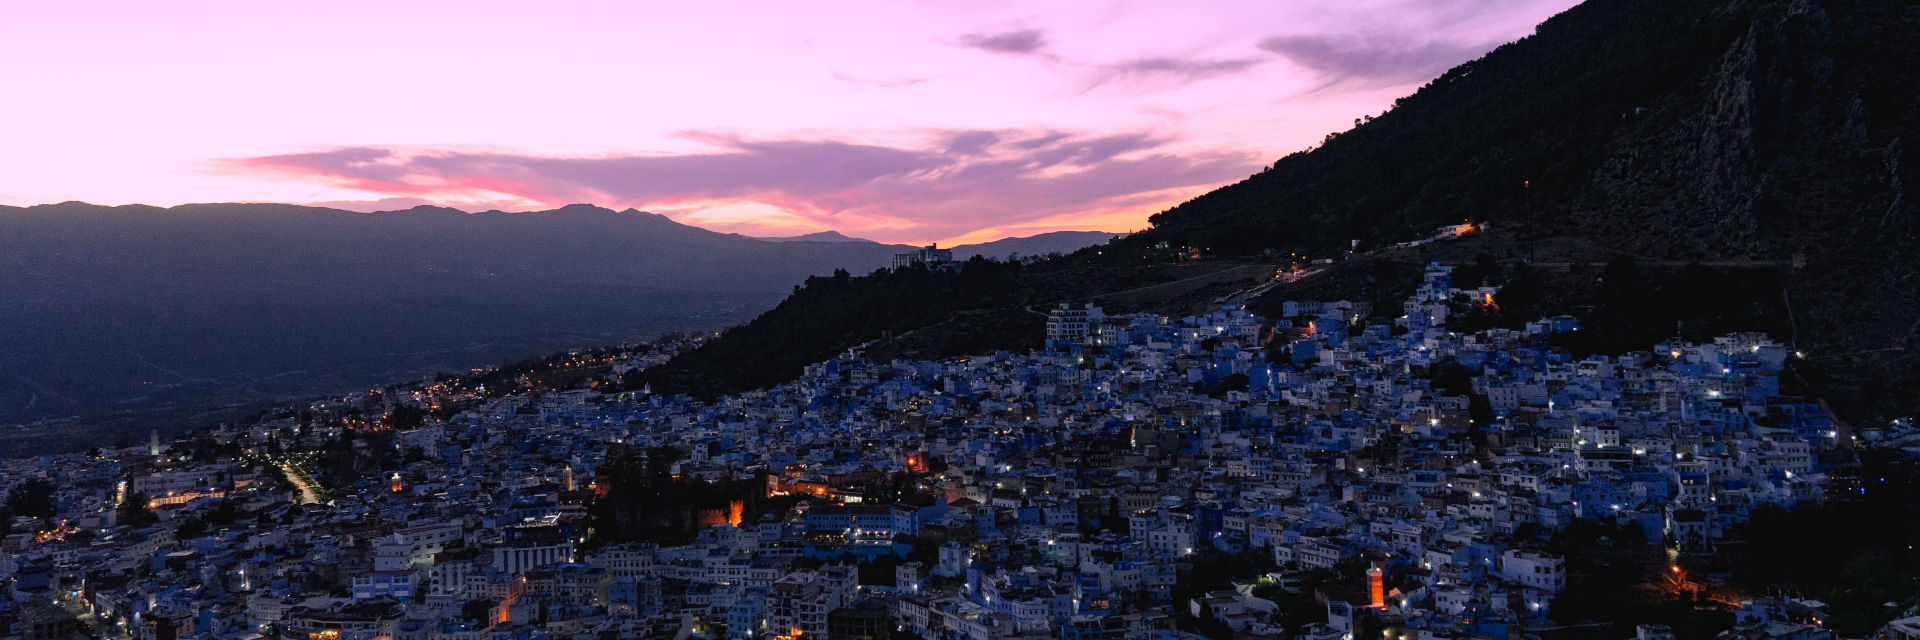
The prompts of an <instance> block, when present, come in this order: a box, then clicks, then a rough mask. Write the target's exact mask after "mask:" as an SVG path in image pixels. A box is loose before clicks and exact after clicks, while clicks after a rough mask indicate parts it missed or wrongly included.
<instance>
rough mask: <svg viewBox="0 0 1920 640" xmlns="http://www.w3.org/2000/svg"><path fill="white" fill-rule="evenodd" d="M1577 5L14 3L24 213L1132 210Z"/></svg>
mask: <svg viewBox="0 0 1920 640" xmlns="http://www.w3.org/2000/svg"><path fill="white" fill-rule="evenodd" d="M1572 4H1573V0H1343V1H1341V2H1320V1H1303V0H1281V1H1274V0H1253V1H1245V2H1178V3H1173V2H1140V3H1129V2H1107V3H1092V2H1084V3H1046V4H1037V3H1011V2H980V1H973V0H968V1H951V2H948V1H924V2H831V3H800V2H765V3H632V2H565V1H556V2H538V3H533V2H520V3H499V2H473V1H458V2H437V1H408V2H355V1H329V2H311V1H292V0H288V1H275V2H260V1H257V0H248V1H245V2H191V1H188V2H43V3H29V4H25V5H21V6H19V7H15V8H12V9H10V10H9V11H8V12H7V16H6V19H5V20H0V59H4V60H7V61H8V63H7V64H6V69H7V73H6V74H5V75H4V76H0V83H4V85H0V86H5V88H6V93H7V96H8V97H7V98H6V99H5V100H0V122H5V123H7V124H6V127H5V129H3V130H0V176H4V178H0V204H15V205H26V204H40V203H48V202H59V201H64V200H84V201H88V202H94V203H100V204H129V203H145V204H155V205H163V206H164V205H175V204H181V203H188V202H228V201H275V202H303V203H305V202H311V203H329V204H332V205H334V206H342V207H344V208H353V209H363V210H371V209H379V208H402V207H405V206H411V205H413V204H417V203H419V202H433V203H441V204H447V205H450V206H457V207H461V208H464V209H469V210H478V209H485V208H494V207H497V208H503V209H508V210H524V209H534V208H546V207H551V206H557V205H562V204H567V203H573V202H592V203H596V204H600V205H603V206H609V207H614V208H624V207H635V208H640V209H645V210H649V211H654V212H658V213H664V214H667V215H670V216H672V217H674V218H675V219H677V220H680V221H681V222H686V223H689V224H695V225H700V226H703V227H707V228H711V229H716V230H721V231H730V232H740V233H749V234H758V235H786V234H797V233H806V232H811V231H819V230H823V229H837V230H840V231H842V232H845V233H848V234H850V235H856V236H861V237H868V238H873V239H878V240H886V241H928V240H940V241H945V242H954V241H972V240H981V239H990V238H994V237H1001V236H1007V235H1029V234H1032V233H1039V232H1043V231H1050V230H1057V229H1102V230H1108V231H1130V230H1135V229H1139V228H1143V227H1145V226H1146V222H1145V220H1146V217H1147V216H1148V215H1150V214H1152V213H1154V212H1157V211H1160V210H1162V209H1164V208H1166V207H1167V206H1170V205H1172V204H1174V203H1177V202H1180V201H1182V200H1184V199H1186V198H1189V197H1192V196H1194V195H1197V194H1199V193H1202V192H1205V191H1206V190H1208V189H1211V188H1214V187H1217V186H1220V185H1222V184H1227V183H1231V182H1234V181H1237V180H1239V179H1241V178H1244V177H1246V176H1247V175H1249V174H1251V173H1253V172H1255V171H1257V170H1258V169H1259V168H1260V167H1261V166H1262V165H1265V164H1267V163H1270V162H1272V161H1273V160H1274V159H1275V158H1278V157H1280V156H1282V155H1285V154H1286V153H1289V152H1291V151H1295V150H1298V149H1301V148H1305V147H1307V146H1310V145H1312V144H1313V143H1315V142H1317V141H1318V140H1319V139H1320V138H1321V137H1322V136H1324V135H1325V134H1326V133H1327V132H1329V131H1336V130H1343V129H1346V128H1348V127H1349V126H1351V123H1352V121H1353V119H1354V118H1356V117H1359V116H1362V115H1374V114H1378V113H1380V111H1381V110H1382V109H1384V108H1385V107H1386V106H1387V105H1388V104H1391V102H1392V100H1393V99H1394V98H1396V97H1399V96H1401V95H1405V94H1407V93H1409V92H1411V91H1413V90H1414V89H1415V88H1417V87H1419V86H1420V85H1421V84H1423V83H1424V82H1425V81H1426V80H1427V79H1429V78H1431V77H1432V76H1434V75H1437V74H1438V73H1439V72H1441V71H1444V70H1445V69H1446V68H1448V67H1451V66H1453V65H1456V64H1459V63H1461V62H1465V61H1467V60H1470V59H1472V58H1475V57H1478V56H1479V55H1480V54H1481V53H1483V52H1485V51H1487V50H1489V49H1491V48H1493V47H1494V46H1497V45H1499V44H1500V43H1503V42H1507V41H1511V40H1514V39H1517V38H1519V37H1521V36H1524V35H1526V34H1528V33H1531V32H1532V29H1533V25H1535V24H1537V23H1539V22H1540V21H1542V20H1544V19H1546V18H1547V17H1548V16H1550V15H1552V14H1554V13H1557V12H1559V11H1561V10H1564V9H1565V8H1567V7H1568V6H1570V5H1572Z"/></svg>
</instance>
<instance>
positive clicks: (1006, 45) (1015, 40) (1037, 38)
mask: <svg viewBox="0 0 1920 640" xmlns="http://www.w3.org/2000/svg"><path fill="white" fill-rule="evenodd" d="M960 45H961V46H964V47H969V48H973V49H979V50H981V51H988V52H992V53H1004V54H1008V55H1016V56H1024V55H1033V54H1036V53H1039V52H1040V51H1041V50H1042V49H1045V48H1046V47H1047V36H1046V33H1044V32H1042V31H1040V30H1039V29H1020V30H1017V31H1007V32H1004V33H970V34H967V35H964V36H960Z"/></svg>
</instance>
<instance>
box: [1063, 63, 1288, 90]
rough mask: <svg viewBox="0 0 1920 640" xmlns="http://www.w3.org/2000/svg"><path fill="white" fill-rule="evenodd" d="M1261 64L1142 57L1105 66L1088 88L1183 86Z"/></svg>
mask: <svg viewBox="0 0 1920 640" xmlns="http://www.w3.org/2000/svg"><path fill="white" fill-rule="evenodd" d="M1258 64H1260V61H1259V60H1254V59H1250V58H1246V59H1223V60H1208V59H1186V58H1175V57H1169V56H1155V57H1150V58H1139V59H1135V60H1128V61H1125V62H1120V63H1115V64H1108V65H1102V66H1101V67H1100V68H1099V70H1098V71H1096V72H1095V73H1094V74H1093V77H1092V80H1091V82H1090V83H1089V84H1088V86H1087V88H1088V89H1092V88H1095V87H1099V86H1101V85H1104V84H1107V83H1109V82H1136V83H1146V84H1157V85H1171V86H1181V85H1187V84H1192V83H1195V82H1199V81H1201V80H1207V79H1210V78H1215V77H1219V76H1224V75H1232V74H1236V73H1243V72H1245V71H1247V70H1248V69H1252V68H1253V67H1254V66H1255V65H1258Z"/></svg>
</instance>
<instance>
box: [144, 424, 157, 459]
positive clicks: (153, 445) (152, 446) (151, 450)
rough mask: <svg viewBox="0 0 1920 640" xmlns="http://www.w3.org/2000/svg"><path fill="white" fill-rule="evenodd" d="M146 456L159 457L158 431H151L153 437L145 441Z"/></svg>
mask: <svg viewBox="0 0 1920 640" xmlns="http://www.w3.org/2000/svg"><path fill="white" fill-rule="evenodd" d="M147 455H152V456H157V455H160V430H159V429H154V430H153V437H152V439H149V440H148V441H147Z"/></svg>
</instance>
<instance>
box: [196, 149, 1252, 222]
mask: <svg viewBox="0 0 1920 640" xmlns="http://www.w3.org/2000/svg"><path fill="white" fill-rule="evenodd" d="M699 138H700V139H703V140H707V141H710V142H713V143H714V144H716V145H718V146H719V147H720V149H718V150H716V151H714V152H710V153H700V154H688V155H676V156H605V157H588V158H565V157H549V156H532V155H514V154H503V153H482V152H465V151H448V150H407V149H385V148H378V147H348V148H341V149H332V150H326V151H319V152H311V153H294V154H283V155H275V156H262V157H255V158H245V159H240V160H235V161H232V164H233V165H235V166H238V167H241V168H244V169H247V170H251V171H263V172H270V173H274V174H277V175H279V176H281V177H290V178H294V179H298V180H315V181H324V182H329V183H334V184H339V185H342V186H346V187H349V188H354V189H359V190H364V191H370V192H374V193H380V194H385V195H388V196H392V197H407V198H419V199H424V200H429V201H443V202H444V201H449V200H474V199H486V198H499V197H501V196H506V197H512V198H520V199H524V200H528V201H533V202H540V203H549V204H559V203H566V202H600V203H605V204H608V205H613V206H634V207H640V208H649V207H651V208H657V209H667V210H689V211H692V210H697V209H699V208H701V207H705V206H713V205H715V204H726V203H743V202H758V203H763V204H768V205H773V206H775V207H779V208H781V209H783V210H785V211H788V212H791V213H792V214H793V215H794V216H798V217H799V218H801V219H803V220H806V221H807V222H809V223H811V224H815V225H818V226H823V227H831V228H838V229H843V230H848V231H861V232H866V233H869V234H870V235H878V236H882V237H887V236H892V237H902V238H926V237H952V236H956V235H960V234H964V233H967V232H971V231H976V230H980V229H984V228H989V227H998V226H1007V225H1017V224H1020V223H1030V222H1033V221H1036V220H1042V219H1053V218H1058V217H1061V216H1073V215H1079V214H1086V215H1095V214H1110V213H1113V210H1114V209H1115V208H1116V207H1125V206H1139V204H1138V203H1139V202H1142V201H1145V200H1151V199H1153V197H1154V196H1155V195H1156V194H1159V193H1160V192H1166V191H1168V190H1174V189H1195V188H1204V187H1209V186H1212V185H1217V184H1220V183H1223V182H1227V181H1231V180H1235V179H1239V178H1243V177H1245V176H1246V175H1248V174H1249V173H1251V172H1252V171H1253V170H1254V169H1256V168H1257V167H1258V165H1259V161H1258V159H1255V158H1251V157H1247V156H1243V155H1240V154H1234V153H1223V152H1200V153H1181V152H1174V151H1171V150H1168V149H1166V148H1165V147H1166V145H1167V144H1168V140H1167V139H1165V138H1160V137H1155V136H1151V135H1147V134H1120V135H1111V136H1097V137H1086V136H1075V135H1069V134H1063V133H1059V132H1046V131H1043V132H1032V131H962V132H946V133H942V134H936V135H934V136H931V138H932V139H931V140H930V141H929V142H928V143H927V144H925V145H923V146H920V147H911V146H904V147H889V146H877V145H867V144H852V143H845V142H835V141H818V140H742V139H737V138H732V137H726V136H699ZM1159 197H1160V198H1161V199H1162V200H1165V199H1166V198H1165V196H1164V195H1163V194H1162V195H1160V196H1159Z"/></svg>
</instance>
